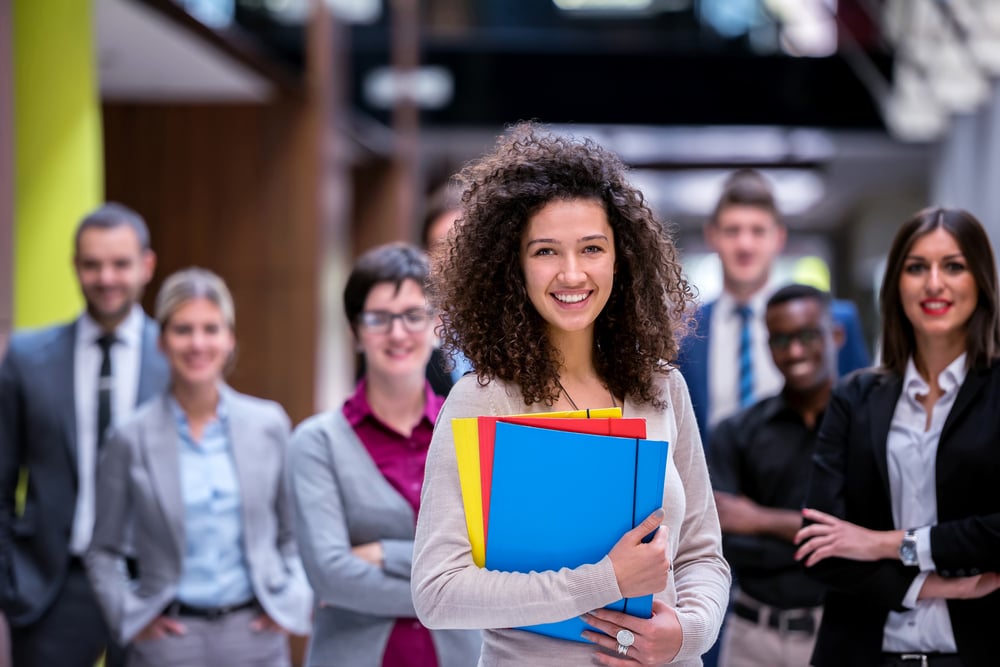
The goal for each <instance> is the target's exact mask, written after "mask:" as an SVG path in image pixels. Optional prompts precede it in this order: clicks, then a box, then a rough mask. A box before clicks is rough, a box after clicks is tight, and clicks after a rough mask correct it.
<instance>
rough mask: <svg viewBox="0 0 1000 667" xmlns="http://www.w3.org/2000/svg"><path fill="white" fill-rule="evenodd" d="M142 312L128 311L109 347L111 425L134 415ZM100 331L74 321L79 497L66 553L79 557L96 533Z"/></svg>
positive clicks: (84, 318) (87, 320) (84, 320)
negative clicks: (95, 499) (95, 504)
mask: <svg viewBox="0 0 1000 667" xmlns="http://www.w3.org/2000/svg"><path fill="white" fill-rule="evenodd" d="M144 319H145V318H144V315H143V311H142V308H140V307H139V306H133V307H132V312H130V313H129V314H128V316H127V317H126V318H125V319H124V320H122V322H121V324H119V325H118V328H117V329H115V337H116V338H117V340H116V342H115V344H114V345H112V346H111V374H112V378H113V380H112V387H111V423H112V424H118V423H120V422H121V421H122V420H123V419H125V418H126V417H128V416H129V415H130V414H132V411H133V410H135V404H136V399H137V397H138V395H139V369H140V367H141V365H142V328H143V325H144ZM103 333H104V331H103V330H102V329H101V327H100V326H99V325H98V324H97V322H95V321H94V320H93V319H92V318H91V317H90V315H88V314H86V313H84V314H83V315H81V316H80V318H79V319H78V320H77V324H76V343H75V348H74V350H73V393H74V396H75V399H74V400H75V406H76V454H77V460H76V464H77V494H76V511H75V513H74V515H73V532H72V534H71V536H70V542H69V550H70V551H71V552H72V553H74V554H77V555H82V554H83V553H84V552H85V551H86V550H87V547H88V546H89V545H90V537H91V534H92V533H93V531H94V482H95V475H96V470H97V380H98V378H99V377H100V374H101V360H102V357H103V354H102V352H101V347H100V345H98V343H97V339H98V338H100V337H101V335H103Z"/></svg>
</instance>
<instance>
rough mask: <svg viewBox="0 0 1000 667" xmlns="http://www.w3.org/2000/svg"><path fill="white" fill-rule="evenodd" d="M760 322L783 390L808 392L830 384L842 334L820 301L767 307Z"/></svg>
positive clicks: (796, 302)
mask: <svg viewBox="0 0 1000 667" xmlns="http://www.w3.org/2000/svg"><path fill="white" fill-rule="evenodd" d="M764 319H765V322H766V323H767V331H768V336H769V338H768V343H769V346H770V348H771V356H772V357H773V358H774V365H775V366H777V367H778V370H779V371H780V372H781V375H782V376H783V377H784V378H785V388H786V389H787V390H791V391H793V392H799V393H803V392H811V391H815V390H817V389H820V388H822V387H823V386H825V385H828V384H830V383H832V382H833V380H834V379H835V378H836V377H837V349H838V347H839V344H840V342H841V339H842V336H843V334H842V331H841V330H840V329H839V328H838V327H836V325H835V324H834V323H833V321H832V320H831V318H830V314H829V312H827V310H826V309H825V308H824V307H823V305H822V304H821V303H820V301H818V300H817V299H813V298H801V299H791V300H789V301H783V302H781V303H777V304H774V305H773V306H769V307H768V309H767V313H766V314H765V316H764Z"/></svg>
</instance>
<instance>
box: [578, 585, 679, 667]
mask: <svg viewBox="0 0 1000 667" xmlns="http://www.w3.org/2000/svg"><path fill="white" fill-rule="evenodd" d="M581 618H582V619H583V620H584V622H586V623H587V624H589V625H592V626H594V627H595V628H597V629H598V630H600V631H601V632H591V631H590V630H586V631H584V633H583V636H584V638H586V639H589V640H590V641H592V642H594V643H595V644H597V645H598V646H601V647H602V648H605V649H607V650H608V651H610V652H611V653H610V654H608V653H605V652H604V651H598V652H597V656H596V657H597V660H598V661H599V662H600V663H601V664H602V665H617V666H619V667H625V666H627V665H631V664H635V663H639V664H640V665H662V664H663V663H666V662H670V661H671V660H673V659H674V657H675V656H676V655H677V652H678V651H679V650H681V643H682V642H683V640H684V632H683V631H682V630H681V624H680V621H678V620H677V612H676V611H674V609H673V608H672V607H670V606H669V605H667V603H666V602H664V601H663V600H657V599H656V598H653V616H652V618H649V619H645V618H637V617H635V616H629V615H628V614H623V613H621V612H620V611H610V610H608V609H597V610H595V611H592V612H590V613H589V614H584V615H583V616H582V617H581ZM623 629H624V630H628V631H629V632H631V633H632V635H633V636H634V637H635V642H634V643H633V644H632V645H631V646H630V647H628V650H627V651H626V653H625V655H621V654H620V653H619V652H618V639H617V634H618V631H619V630H623ZM602 633H603V634H602Z"/></svg>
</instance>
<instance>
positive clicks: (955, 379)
mask: <svg viewBox="0 0 1000 667" xmlns="http://www.w3.org/2000/svg"><path fill="white" fill-rule="evenodd" d="M965 361H966V355H965V354H964V353H963V354H962V355H961V356H959V357H958V358H957V359H955V360H954V361H953V362H951V363H950V364H949V365H948V367H947V368H945V369H944V371H942V372H941V374H940V375H939V376H938V385H939V386H940V387H941V391H942V392H944V393H943V394H942V395H941V397H940V398H938V400H937V402H936V403H935V404H934V406H933V407H932V408H931V415H930V417H931V418H930V427H928V426H927V412H926V411H925V410H924V406H923V405H922V404H921V403H920V402H919V401H918V400H917V397H918V396H925V395H927V393H928V392H929V391H930V387H929V385H928V384H927V382H925V381H924V379H923V378H922V377H920V373H918V372H917V367H916V365H914V363H913V359H912V358H911V359H910V360H909V362H907V364H906V374H905V375H904V376H903V391H902V393H901V394H900V396H899V400H898V401H897V402H896V411H895V412H894V413H893V415H892V425H891V426H890V428H889V438H888V440H887V441H886V448H885V449H886V463H887V466H888V471H889V491H890V494H891V496H892V520H893V523H894V524H895V526H896V528H897V529H898V530H910V529H917V531H916V533H917V557H918V560H919V565H920V574H919V575H917V578H916V579H914V581H913V583H912V584H911V585H910V589H909V590H908V591H907V593H906V597H904V598H903V605H904V606H905V607H908V608H909V611H905V612H889V618H888V620H886V623H885V632H884V634H883V637H882V650H884V651H888V652H891V653H907V652H921V653H925V652H934V651H938V652H941V653H955V651H956V650H957V649H956V646H955V634H954V632H953V631H952V628H951V617H950V616H949V615H948V607H947V602H946V601H945V600H943V599H940V598H938V599H931V600H917V595H919V593H920V589H921V588H922V587H923V585H924V581H925V580H926V579H927V576H928V575H929V574H930V573H931V572H933V571H934V570H935V569H936V567H935V565H934V559H933V558H932V556H931V539H930V532H931V526H933V525H934V524H936V523H937V520H938V515H937V491H936V484H937V450H938V442H939V441H940V439H941V430H942V429H943V428H944V423H945V421H946V420H947V419H948V414H949V413H950V412H951V408H952V406H954V405H955V397H956V396H958V390H959V389H960V388H961V386H962V383H963V382H964V381H965V374H966V367H965Z"/></svg>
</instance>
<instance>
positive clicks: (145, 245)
mask: <svg viewBox="0 0 1000 667" xmlns="http://www.w3.org/2000/svg"><path fill="white" fill-rule="evenodd" d="M114 227H131V228H132V231H134V232H135V235H136V237H137V238H138V239H139V247H140V248H141V249H142V250H149V227H147V226H146V221H145V220H143V218H142V216H141V215H139V214H138V213H136V212H135V211H133V210H132V209H130V208H129V207H128V206H125V205H124V204H119V203H117V202H106V203H104V204H102V205H101V206H99V207H98V208H96V209H94V210H93V211H91V212H90V213H88V214H87V215H86V217H84V218H83V220H81V221H80V224H79V225H77V227H76V235H75V236H74V237H73V249H74V251H78V250H79V249H80V236H82V235H83V232H85V231H86V230H88V229H112V228H114Z"/></svg>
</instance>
